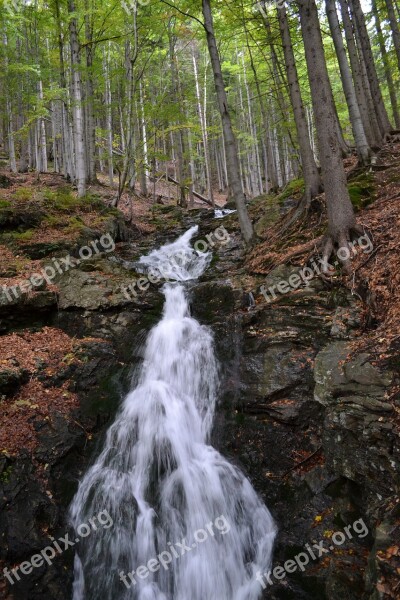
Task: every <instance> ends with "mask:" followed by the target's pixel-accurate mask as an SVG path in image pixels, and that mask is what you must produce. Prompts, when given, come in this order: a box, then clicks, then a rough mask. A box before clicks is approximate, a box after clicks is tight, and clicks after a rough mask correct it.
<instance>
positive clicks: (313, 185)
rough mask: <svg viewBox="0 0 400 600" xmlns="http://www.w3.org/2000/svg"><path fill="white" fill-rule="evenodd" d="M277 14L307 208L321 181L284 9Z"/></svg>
mask: <svg viewBox="0 0 400 600" xmlns="http://www.w3.org/2000/svg"><path fill="white" fill-rule="evenodd" d="M277 12H278V20H279V29H280V33H281V40H282V45H283V53H284V57H285V66H286V73H287V80H288V84H289V94H290V100H291V103H292V108H293V113H294V120H295V123H296V130H297V138H298V142H299V148H300V157H301V164H302V167H303V175H304V183H305V202H306V206H308V205H309V204H310V202H311V200H312V199H313V198H314V197H315V196H316V195H317V194H318V193H319V192H320V188H321V181H320V176H319V173H318V168H317V165H316V163H315V160H314V154H313V151H312V148H311V144H310V138H309V135H308V127H307V120H306V115H305V112H304V106H303V100H302V97H301V91H300V85H299V80H298V75H297V68H296V62H295V58H294V53H293V47H292V40H291V37H290V30H289V23H288V17H287V13H286V9H285V7H284V6H283V7H282V8H277Z"/></svg>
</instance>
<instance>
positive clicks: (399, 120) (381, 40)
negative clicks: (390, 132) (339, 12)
mask: <svg viewBox="0 0 400 600" xmlns="http://www.w3.org/2000/svg"><path fill="white" fill-rule="evenodd" d="M371 8H372V14H373V15H374V19H375V28H376V35H377V38H378V43H379V49H380V51H381V55H382V61H383V68H384V71H385V77H386V81H387V86H388V90H389V96H390V104H391V105H392V112H393V119H394V122H395V124H396V127H397V128H398V129H399V128H400V116H399V107H398V103H397V96H396V90H395V87H394V82H393V77H392V71H391V68H390V63H389V56H388V53H387V50H386V46H385V39H384V37H383V31H382V26H381V20H380V17H379V11H378V7H377V5H376V0H372V2H371Z"/></svg>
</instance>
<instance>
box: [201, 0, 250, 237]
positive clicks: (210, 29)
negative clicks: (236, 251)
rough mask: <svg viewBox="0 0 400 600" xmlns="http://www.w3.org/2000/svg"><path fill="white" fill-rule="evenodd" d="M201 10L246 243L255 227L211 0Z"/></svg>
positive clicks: (231, 180)
mask: <svg viewBox="0 0 400 600" xmlns="http://www.w3.org/2000/svg"><path fill="white" fill-rule="evenodd" d="M202 9H203V16H204V28H205V30H206V34H207V45H208V51H209V53H210V60H211V65H212V69H213V73H214V83H215V91H216V94H217V99H218V107H219V111H220V114H221V120H222V131H223V136H224V140H225V152H226V166H227V171H228V182H229V188H230V193H231V196H232V198H233V199H234V201H235V203H236V208H237V212H238V217H239V223H240V230H241V232H242V236H243V239H244V241H245V242H246V243H248V242H250V240H251V239H252V238H253V236H254V230H253V225H252V223H251V221H250V218H249V215H248V212H247V208H246V199H245V196H244V193H243V189H242V183H241V180H240V164H239V155H238V149H237V142H236V138H235V135H234V133H233V128H232V122H231V117H230V114H229V109H228V98H227V95H226V91H225V86H224V80H223V77H222V70H221V60H220V56H219V52H218V48H217V42H216V39H215V34H214V23H213V17H212V13H211V4H210V0H202Z"/></svg>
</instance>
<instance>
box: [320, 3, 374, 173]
mask: <svg viewBox="0 0 400 600" xmlns="http://www.w3.org/2000/svg"><path fill="white" fill-rule="evenodd" d="M326 13H327V17H328V21H329V27H330V30H331V34H332V38H333V43H334V45H335V50H336V55H337V58H338V62H339V69H340V76H341V79H342V85H343V90H344V94H345V97H346V102H347V108H348V110H349V115H350V122H351V127H352V130H353V135H354V141H355V144H356V148H357V154H358V158H359V161H360V163H361V164H363V165H367V164H368V163H369V160H370V156H371V149H370V147H369V145H368V141H367V138H366V135H365V131H364V127H363V123H362V119H361V114H360V109H359V107H358V104H357V98H356V92H355V89H354V85H353V79H352V77H351V71H350V66H349V63H348V61H347V54H346V49H345V47H344V43H343V38H342V33H341V31H340V25H339V19H338V16H337V12H336V3H335V0H326Z"/></svg>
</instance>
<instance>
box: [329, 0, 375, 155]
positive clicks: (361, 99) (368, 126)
mask: <svg viewBox="0 0 400 600" xmlns="http://www.w3.org/2000/svg"><path fill="white" fill-rule="evenodd" d="M339 4H340V12H341V15H342V20H343V26H344V33H345V38H346V44H347V50H348V53H349V59H350V65H351V71H352V74H353V82H354V89H355V93H356V97H357V104H358V107H359V109H360V115H361V118H362V122H363V126H364V131H365V135H366V136H367V140H368V144H369V146H370V147H371V148H374V149H377V148H379V146H380V144H381V141H382V140H381V133H380V129H379V125H378V121H377V118H376V114H375V110H374V105H373V102H372V96H371V91H370V87H369V83H368V81H367V78H366V77H364V73H363V67H364V68H365V66H364V61H363V59H362V58H361V60H360V59H359V56H358V52H357V47H356V42H355V39H354V33H355V32H353V24H352V22H351V20H350V15H349V8H348V5H347V1H346V0H339Z"/></svg>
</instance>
